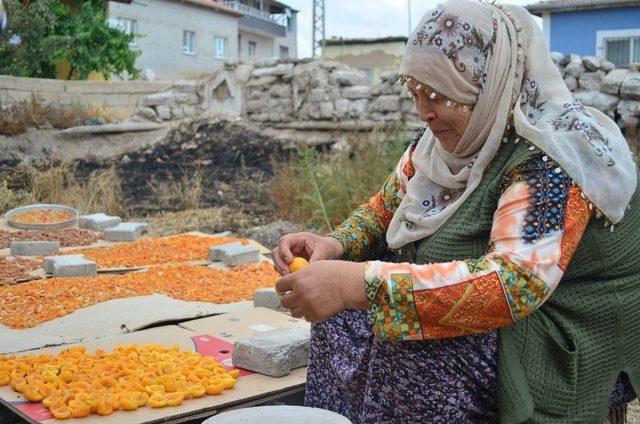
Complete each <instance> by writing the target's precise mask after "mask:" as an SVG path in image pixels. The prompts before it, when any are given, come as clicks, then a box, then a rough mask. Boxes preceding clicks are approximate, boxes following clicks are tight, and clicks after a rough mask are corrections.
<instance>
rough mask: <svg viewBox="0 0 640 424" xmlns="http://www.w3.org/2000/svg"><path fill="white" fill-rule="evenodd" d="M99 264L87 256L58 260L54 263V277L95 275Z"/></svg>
mask: <svg viewBox="0 0 640 424" xmlns="http://www.w3.org/2000/svg"><path fill="white" fill-rule="evenodd" d="M96 275H98V266H97V265H96V263H95V262H93V261H89V260H87V259H85V258H76V259H72V260H63V261H57V262H55V263H54V264H53V276H54V277H95V276H96Z"/></svg>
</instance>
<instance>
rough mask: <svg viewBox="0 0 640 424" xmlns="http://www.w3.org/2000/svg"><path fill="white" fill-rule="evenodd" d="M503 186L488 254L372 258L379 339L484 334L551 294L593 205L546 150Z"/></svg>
mask: <svg viewBox="0 0 640 424" xmlns="http://www.w3.org/2000/svg"><path fill="white" fill-rule="evenodd" d="M505 186H506V188H505V190H504V191H503V192H502V195H501V197H500V199H499V202H498V208H497V211H496V213H495V214H494V218H493V225H492V230H491V236H490V237H491V240H490V244H489V251H488V253H487V254H485V255H484V256H482V257H480V258H477V259H471V260H465V261H453V262H449V263H439V264H429V265H414V264H409V263H401V264H393V263H384V262H379V261H373V262H367V264H366V266H365V281H366V291H367V296H368V297H369V300H370V302H371V313H372V316H373V319H374V332H375V334H376V337H377V338H378V339H380V340H389V341H392V340H420V339H441V338H449V337H458V336H463V335H468V334H474V333H481V332H486V331H490V330H493V329H496V328H499V327H503V326H507V325H509V324H512V323H513V322H514V321H515V320H518V319H521V318H524V317H526V316H528V315H530V314H532V313H533V312H534V311H535V310H536V309H537V308H538V307H540V306H541V305H542V304H543V303H544V302H545V300H547V299H548V298H549V296H550V295H551V293H552V292H553V291H554V289H555V288H556V286H557V285H558V283H559V282H560V279H561V278H562V275H563V272H564V270H565V269H566V268H567V265H568V264H569V260H570V259H571V256H572V255H573V253H574V252H575V250H576V248H577V246H578V242H579V241H580V238H581V237H582V234H583V232H584V229H585V228H586V226H587V223H588V221H589V219H590V217H591V208H592V205H590V204H589V201H588V200H587V199H586V198H585V197H584V196H583V194H582V190H581V189H580V188H579V187H577V186H575V185H573V184H572V181H571V179H570V178H569V177H568V176H567V175H566V174H565V173H564V171H563V170H562V169H561V168H560V167H558V165H557V164H556V163H554V162H553V161H552V160H551V159H549V158H547V157H546V156H544V155H542V154H540V155H536V156H533V157H532V158H530V159H528V160H526V161H525V162H523V163H522V164H521V165H520V166H518V167H517V168H516V169H515V170H514V171H513V172H512V173H511V175H510V178H509V180H508V182H507V183H506V184H505Z"/></svg>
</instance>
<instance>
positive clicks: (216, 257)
mask: <svg viewBox="0 0 640 424" xmlns="http://www.w3.org/2000/svg"><path fill="white" fill-rule="evenodd" d="M238 246H242V243H240V242H239V241H234V242H231V243H225V244H220V245H218V246H211V247H210V248H209V260H210V261H211V262H218V261H221V260H222V258H223V257H224V255H225V254H226V252H227V250H229V249H230V248H232V247H238Z"/></svg>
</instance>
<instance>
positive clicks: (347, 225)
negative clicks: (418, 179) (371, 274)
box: [330, 129, 424, 261]
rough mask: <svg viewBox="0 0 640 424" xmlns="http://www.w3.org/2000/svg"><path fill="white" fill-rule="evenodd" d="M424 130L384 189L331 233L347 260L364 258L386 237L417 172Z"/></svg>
mask: <svg viewBox="0 0 640 424" xmlns="http://www.w3.org/2000/svg"><path fill="white" fill-rule="evenodd" d="M423 133H424V129H422V130H420V131H419V132H418V134H417V135H416V137H415V138H414V140H413V142H412V143H411V144H410V146H409V148H408V149H407V150H406V151H405V152H404V154H403V155H402V158H401V159H400V161H399V162H398V164H397V165H396V168H395V170H394V171H393V172H392V173H391V175H390V176H389V178H387V181H385V183H384V184H383V186H382V189H381V190H380V191H379V192H378V193H377V194H376V195H375V196H373V197H372V198H371V199H369V202H368V203H365V204H363V205H360V206H358V207H357V208H356V210H355V211H354V212H353V213H352V214H351V216H350V217H349V218H347V220H346V221H344V222H343V223H342V224H341V225H340V226H339V227H338V228H336V230H335V231H333V232H332V233H331V234H330V235H331V236H332V237H334V238H336V239H338V241H340V243H341V244H342V247H343V248H344V252H345V254H344V259H345V260H350V261H358V260H363V259H364V258H366V256H367V252H368V251H369V249H370V248H371V247H373V246H375V245H376V244H377V242H378V241H380V240H381V239H382V238H383V237H384V235H385V233H386V231H387V228H389V223H390V222H391V218H393V214H394V213H395V211H396V210H397V209H398V206H399V205H400V202H401V201H402V198H403V197H404V194H405V189H406V187H407V183H408V182H409V180H410V179H411V177H413V175H414V174H415V169H414V168H413V162H412V161H411V158H412V155H413V151H414V150H415V147H416V145H417V144H418V141H420V138H422V134H423Z"/></svg>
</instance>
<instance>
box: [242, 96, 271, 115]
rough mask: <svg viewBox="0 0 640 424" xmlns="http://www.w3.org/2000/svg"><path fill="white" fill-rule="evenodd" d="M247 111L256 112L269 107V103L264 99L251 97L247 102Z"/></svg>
mask: <svg viewBox="0 0 640 424" xmlns="http://www.w3.org/2000/svg"><path fill="white" fill-rule="evenodd" d="M245 108H246V110H247V113H255V112H259V111H262V110H265V109H266V108H267V103H266V102H265V101H264V99H251V100H248V101H247V102H246V103H245Z"/></svg>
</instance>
